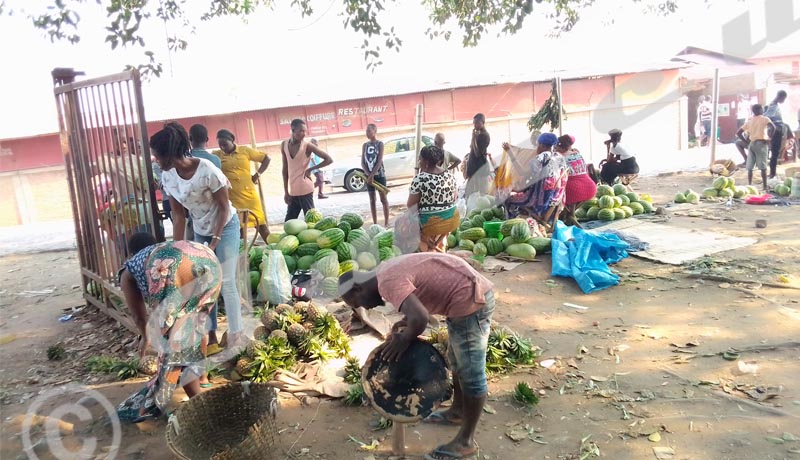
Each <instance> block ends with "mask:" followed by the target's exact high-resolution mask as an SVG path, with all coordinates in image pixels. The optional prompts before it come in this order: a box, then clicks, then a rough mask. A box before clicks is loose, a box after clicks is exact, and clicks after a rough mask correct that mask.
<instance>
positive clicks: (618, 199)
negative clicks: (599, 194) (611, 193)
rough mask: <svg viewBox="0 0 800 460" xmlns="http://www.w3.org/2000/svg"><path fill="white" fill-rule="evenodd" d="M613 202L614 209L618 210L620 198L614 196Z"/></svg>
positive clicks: (620, 202)
mask: <svg viewBox="0 0 800 460" xmlns="http://www.w3.org/2000/svg"><path fill="white" fill-rule="evenodd" d="M626 198H627V197H626ZM613 200H614V207H615V208H618V207H620V206H622V197H619V196H615V197H613Z"/></svg>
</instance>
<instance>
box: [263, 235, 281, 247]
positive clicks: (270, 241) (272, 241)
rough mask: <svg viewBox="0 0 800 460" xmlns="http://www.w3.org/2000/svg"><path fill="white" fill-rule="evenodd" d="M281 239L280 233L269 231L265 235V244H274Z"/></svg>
mask: <svg viewBox="0 0 800 460" xmlns="http://www.w3.org/2000/svg"><path fill="white" fill-rule="evenodd" d="M280 240H281V233H270V234H269V236H268V237H267V241H266V243H267V244H275V243H277V242H278V241H280Z"/></svg>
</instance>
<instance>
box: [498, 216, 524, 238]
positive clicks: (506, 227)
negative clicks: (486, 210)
mask: <svg viewBox="0 0 800 460" xmlns="http://www.w3.org/2000/svg"><path fill="white" fill-rule="evenodd" d="M519 223H523V224H526V225H527V224H528V221H527V220H525V219H523V218H521V217H517V218H514V219H509V220H507V221H505V222H503V225H501V226H500V234H501V235H503V236H510V235H511V228H512V227H513V226H514V225H515V224H519Z"/></svg>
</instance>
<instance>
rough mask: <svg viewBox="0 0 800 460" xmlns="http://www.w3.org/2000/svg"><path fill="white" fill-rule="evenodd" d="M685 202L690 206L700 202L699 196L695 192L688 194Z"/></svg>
mask: <svg viewBox="0 0 800 460" xmlns="http://www.w3.org/2000/svg"><path fill="white" fill-rule="evenodd" d="M686 202H687V203H691V204H697V203H699V202H700V195H698V194H697V192H694V191H692V192H689V193H687V194H686Z"/></svg>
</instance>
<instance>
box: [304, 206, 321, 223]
mask: <svg viewBox="0 0 800 460" xmlns="http://www.w3.org/2000/svg"><path fill="white" fill-rule="evenodd" d="M305 217H306V223H307V224H316V223H317V222H319V221H321V220H322V213H321V212H319V210H317V209H314V208H311V209H309V210H308V211H306V216H305Z"/></svg>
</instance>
